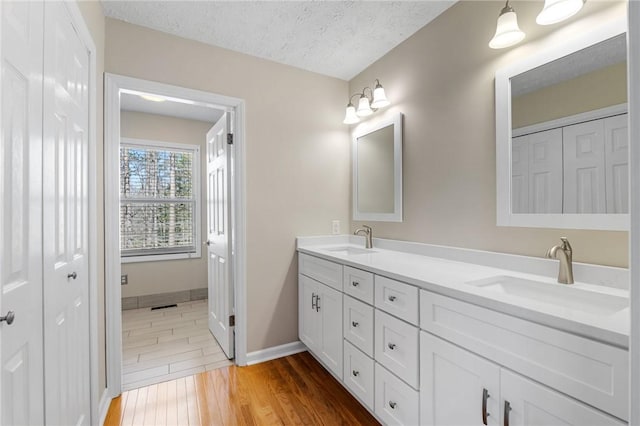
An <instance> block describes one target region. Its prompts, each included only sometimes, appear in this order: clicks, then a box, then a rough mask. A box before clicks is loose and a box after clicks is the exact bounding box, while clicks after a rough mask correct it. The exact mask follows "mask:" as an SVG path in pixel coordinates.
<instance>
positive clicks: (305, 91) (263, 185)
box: [105, 19, 350, 351]
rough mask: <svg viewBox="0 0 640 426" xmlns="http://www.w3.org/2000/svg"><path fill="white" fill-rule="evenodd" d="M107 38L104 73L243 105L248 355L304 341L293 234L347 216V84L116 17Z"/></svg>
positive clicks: (326, 229) (324, 228)
mask: <svg viewBox="0 0 640 426" xmlns="http://www.w3.org/2000/svg"><path fill="white" fill-rule="evenodd" d="M106 39H107V45H106V51H105V65H106V70H107V72H111V73H115V74H122V75H128V76H132V77H136V78H142V79H147V80H154V81H159V82H162V83H168V84H174V85H178V86H183V87H188V88H194V89H199V90H205V91H209V92H213V93H217V94H222V95H228V96H234V97H238V98H243V99H245V101H246V139H247V140H246V147H247V152H246V155H247V158H246V168H247V170H246V176H247V188H246V194H247V210H246V218H247V262H248V263H247V308H248V350H249V351H256V350H259V349H263V348H267V347H271V346H276V345H281V344H284V343H289V342H293V341H296V340H298V308H297V295H298V289H297V263H296V259H297V258H296V256H295V237H296V236H297V235H316V234H328V233H330V232H331V220H332V219H338V220H341V221H342V223H343V224H346V223H348V220H349V202H350V198H349V197H350V188H349V185H348V182H349V181H350V178H349V174H350V154H349V152H350V149H349V148H350V145H349V137H348V134H347V132H346V131H345V130H346V129H345V126H344V125H343V124H342V119H343V114H344V104H345V102H346V99H347V95H348V94H347V83H346V82H345V81H342V80H338V79H335V78H329V77H325V76H321V75H319V74H314V73H311V72H307V71H302V70H300V69H297V68H293V67H289V66H285V65H280V64H276V63H274V62H270V61H266V60H262V59H257V58H255V57H251V56H247V55H243V54H239V53H235V52H231V51H228V50H225V49H221V48H216V47H212V46H207V45H205V44H201V43H197V42H194V41H189V40H185V39H181V38H178V37H174V36H170V35H167V34H164V33H160V32H157V31H152V30H148V29H144V28H142V27H138V26H135V25H130V24H127V23H124V22H121V21H115V20H111V19H107V36H106ZM309 99H312V100H313V110H312V111H309V109H308V108H307V107H306V106H307V105H308V100H309ZM303 105H304V106H305V108H302V106H303Z"/></svg>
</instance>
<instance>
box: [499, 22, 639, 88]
mask: <svg viewBox="0 0 640 426" xmlns="http://www.w3.org/2000/svg"><path fill="white" fill-rule="evenodd" d="M626 60H627V39H626V34H621V35H619V36H617V37H613V38H610V39H609V40H605V41H603V42H601V43H598V44H594V45H593V46H590V47H587V48H586V49H582V50H580V51H578V52H574V53H572V54H571V55H567V56H565V57H563V58H560V59H557V60H555V61H553V62H549V63H548V64H545V65H542V66H539V67H538V68H534V69H532V70H531V71H527V72H525V73H522V74H520V75H517V76H515V77H513V78H512V79H511V95H512V96H513V97H517V96H522V95H525V94H527V93H531V92H533V91H536V90H538V89H542V88H544V87H548V86H552V85H554V84H558V83H561V82H563V81H567V80H571V79H572V78H576V77H578V76H581V75H583V74H587V73H590V72H592V71H597V70H599V69H602V68H605V67H608V66H610V65H614V64H619V63H621V62H624V61H626Z"/></svg>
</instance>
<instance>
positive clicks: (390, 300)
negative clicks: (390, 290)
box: [388, 296, 396, 302]
mask: <svg viewBox="0 0 640 426" xmlns="http://www.w3.org/2000/svg"><path fill="white" fill-rule="evenodd" d="M388 299H389V302H393V301H395V300H396V297H395V296H389V297H388Z"/></svg>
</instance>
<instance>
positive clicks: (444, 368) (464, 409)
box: [420, 331, 500, 426]
mask: <svg viewBox="0 0 640 426" xmlns="http://www.w3.org/2000/svg"><path fill="white" fill-rule="evenodd" d="M499 381H500V368H499V367H498V366H497V365H496V364H493V363H491V362H489V361H486V360H485V359H483V358H480V357H479V356H477V355H474V354H472V353H471V352H467V351H466V350H464V349H461V348H459V347H457V346H454V345H452V344H451V343H448V342H445V341H444V340H441V339H439V338H437V337H435V336H433V335H431V334H429V333H427V332H424V331H422V332H420V409H421V412H420V422H421V424H423V425H434V426H436V425H437V426H447V425H451V426H454V425H455V426H460V425H481V424H483V413H484V410H483V404H484V403H485V400H486V414H487V416H486V420H487V422H486V423H484V424H488V425H498V424H499V423H498V422H499V420H500V411H499V402H500V394H499V392H500V387H499V386H500V383H499ZM485 395H486V397H485Z"/></svg>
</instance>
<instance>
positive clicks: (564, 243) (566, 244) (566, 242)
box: [560, 237, 572, 252]
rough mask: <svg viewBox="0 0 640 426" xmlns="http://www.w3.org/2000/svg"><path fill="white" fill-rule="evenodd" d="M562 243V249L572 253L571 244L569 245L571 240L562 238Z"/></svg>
mask: <svg viewBox="0 0 640 426" xmlns="http://www.w3.org/2000/svg"><path fill="white" fill-rule="evenodd" d="M560 241H562V249H563V250H565V251H569V252H570V251H571V250H572V248H571V244H569V239H568V238H567V237H560Z"/></svg>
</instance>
